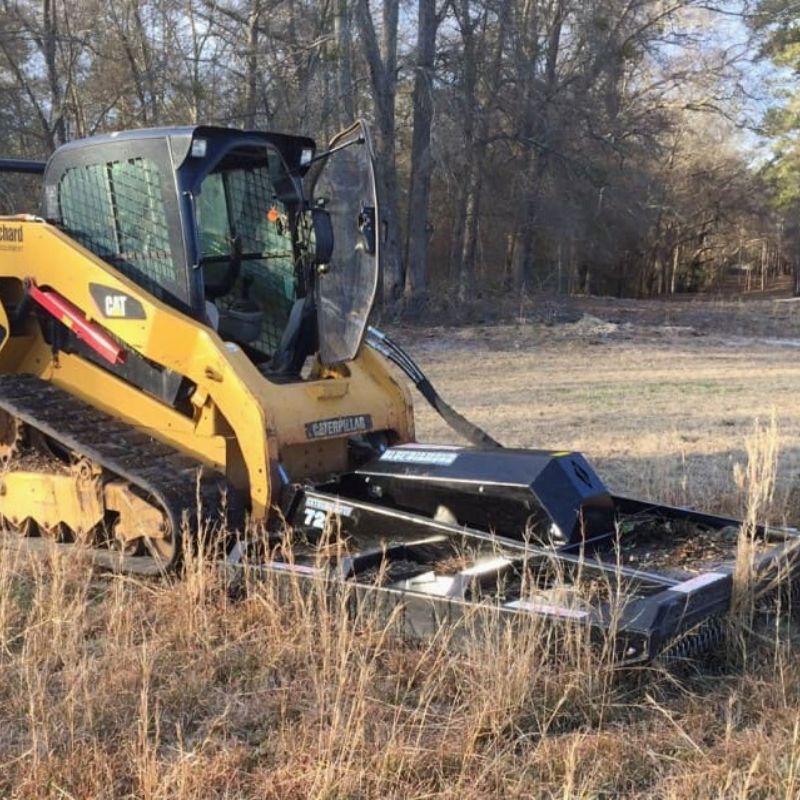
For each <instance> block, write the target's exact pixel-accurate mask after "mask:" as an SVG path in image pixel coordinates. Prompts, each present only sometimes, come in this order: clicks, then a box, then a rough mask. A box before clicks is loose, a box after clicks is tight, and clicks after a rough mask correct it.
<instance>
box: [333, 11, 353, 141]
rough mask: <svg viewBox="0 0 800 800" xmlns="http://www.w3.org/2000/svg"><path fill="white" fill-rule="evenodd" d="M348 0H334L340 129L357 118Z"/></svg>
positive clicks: (337, 104) (338, 119) (337, 111)
mask: <svg viewBox="0 0 800 800" xmlns="http://www.w3.org/2000/svg"><path fill="white" fill-rule="evenodd" d="M348 5H349V4H348V0H334V11H333V36H334V39H335V41H336V93H337V98H336V101H337V102H336V117H337V122H338V125H339V127H340V128H346V127H347V126H348V125H350V124H352V122H353V120H354V119H355V116H356V110H355V95H354V93H353V63H352V58H351V57H350V42H351V35H350V9H349V7H348Z"/></svg>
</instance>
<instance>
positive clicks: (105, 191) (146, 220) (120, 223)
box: [58, 158, 185, 296]
mask: <svg viewBox="0 0 800 800" xmlns="http://www.w3.org/2000/svg"><path fill="white" fill-rule="evenodd" d="M58 196H59V203H60V207H61V223H62V226H63V228H64V230H65V231H66V232H67V233H69V235H70V236H72V237H73V238H74V239H76V240H77V241H79V242H80V243H81V244H82V245H83V246H84V247H86V248H87V249H88V250H91V251H92V252H93V253H95V254H96V255H97V256H99V257H100V258H102V259H103V260H104V261H107V262H108V263H109V264H111V265H112V266H114V267H116V268H117V269H119V270H120V272H123V273H124V274H126V275H128V277H130V278H131V279H133V280H135V281H136V282H137V283H139V284H141V285H143V286H145V287H146V288H147V289H148V290H149V291H151V292H153V293H154V294H157V295H159V296H161V295H162V294H163V291H162V290H164V289H165V290H166V291H168V292H170V293H171V294H175V295H178V296H182V295H184V294H185V289H184V287H183V286H182V285H181V280H180V274H179V271H178V268H177V265H176V263H175V260H174V258H173V254H172V249H171V247H170V241H169V228H168V224H167V214H166V209H165V208H164V197H163V194H162V191H161V176H160V173H159V170H158V167H157V166H156V165H155V164H154V163H153V162H152V161H151V160H149V159H147V158H132V159H129V160H127V161H112V162H108V163H105V164H90V165H88V166H84V167H74V168H72V169H69V170H67V171H66V172H65V173H64V175H63V177H62V178H61V181H60V183H59V188H58Z"/></svg>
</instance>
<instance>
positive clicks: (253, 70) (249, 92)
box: [243, 0, 261, 130]
mask: <svg viewBox="0 0 800 800" xmlns="http://www.w3.org/2000/svg"><path fill="white" fill-rule="evenodd" d="M260 24H261V0H253V2H252V4H251V6H250V9H249V12H248V14H247V57H246V59H245V79H244V92H245V94H244V120H243V121H244V125H245V127H246V128H249V129H251V130H252V129H254V128H255V127H256V113H257V110H258V28H259V25H260Z"/></svg>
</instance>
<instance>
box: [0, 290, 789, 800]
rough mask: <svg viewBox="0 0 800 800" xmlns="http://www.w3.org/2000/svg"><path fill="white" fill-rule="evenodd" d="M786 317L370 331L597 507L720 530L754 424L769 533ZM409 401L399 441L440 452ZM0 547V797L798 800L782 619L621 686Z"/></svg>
mask: <svg viewBox="0 0 800 800" xmlns="http://www.w3.org/2000/svg"><path fill="white" fill-rule="evenodd" d="M798 315H800V307H798V306H797V305H795V304H794V303H775V302H773V301H771V300H759V301H755V302H748V303H742V302H731V301H725V302H715V301H702V302H689V301H679V302H672V303H635V302H625V303H621V302H618V301H610V300H591V301H589V300H582V301H581V300H573V301H569V302H565V301H559V302H558V303H553V302H551V301H547V302H545V301H535V300H534V301H530V303H529V304H528V305H527V307H526V306H524V304H521V308H520V313H519V314H518V315H517V317H518V318H515V319H512V321H510V322H508V323H506V324H502V325H498V324H495V325H471V326H468V327H450V328H447V329H445V328H432V327H427V328H423V327H419V326H416V327H404V326H394V327H391V328H390V330H391V333H392V334H393V335H394V336H395V337H396V338H397V339H398V340H399V341H401V342H402V343H403V344H405V345H406V346H407V348H408V349H409V351H410V352H411V353H412V354H413V355H414V356H416V357H417V359H418V360H419V362H420V363H421V365H422V366H423V367H424V368H425V369H426V370H427V372H428V373H429V375H430V377H431V378H432V379H433V381H434V382H435V384H437V386H438V387H439V388H440V390H441V392H442V393H443V395H444V396H445V397H446V398H447V399H448V400H449V401H450V402H451V403H452V404H453V405H455V406H456V407H457V408H459V409H460V410H461V411H462V412H463V413H465V414H466V415H467V416H469V417H472V418H473V419H475V421H476V422H479V423H480V424H482V425H483V426H485V427H486V428H487V430H489V431H490V432H491V433H492V434H493V435H495V436H496V437H497V438H499V439H500V440H502V441H504V442H505V443H506V444H508V445H516V446H525V447H544V448H557V449H564V448H574V449H576V450H580V451H582V452H584V453H585V454H586V455H587V456H588V457H589V459H590V460H591V461H592V462H593V463H594V464H595V466H596V468H597V469H598V471H599V473H600V475H601V476H602V477H603V478H604V479H605V480H606V482H607V483H608V484H609V485H610V487H611V488H612V489H614V490H615V491H619V492H627V493H630V494H634V495H649V496H651V497H654V498H660V499H663V500H665V501H669V502H685V503H692V504H695V505H698V506H701V507H704V508H708V509H710V510H724V511H730V512H737V513H738V512H739V511H741V510H742V508H743V506H744V502H745V500H744V498H745V496H746V495H747V494H748V491H749V490H751V489H752V488H753V487H752V485H751V486H748V485H747V483H746V482H745V483H742V482H741V481H740V482H739V484H738V485H737V482H736V480H735V478H734V473H735V466H736V464H737V463H739V464H744V463H745V461H746V452H745V451H746V448H747V441H748V438H749V437H750V438H752V431H753V426H754V421H755V419H756V418H759V419H760V420H761V424H762V426H763V425H764V424H767V423H769V424H771V423H770V421H771V419H772V417H773V414H774V416H775V420H776V423H775V424H776V426H777V429H778V432H779V438H780V444H781V450H780V459H779V462H780V463H779V471H778V483H779V488H778V491H777V493H776V498H775V501H774V502H773V503H772V505H771V507H770V508H771V510H770V512H769V513H770V516H771V517H772V518H773V521H776V522H777V521H781V520H782V519H783V518H784V517H786V518H788V519H790V520H791V521H794V518H795V517H796V516H797V515H796V512H795V510H794V506H795V504H794V502H793V500H792V498H791V488H792V486H793V485H794V484H795V482H798V483H800V478H799V477H798V473H799V472H800V455H799V454H800V398H798V389H800V348H798V346H797V345H798V343H799V342H798V339H800V320H798ZM570 320H571V321H570ZM779 340H782V341H779ZM419 403H420V405H419V424H418V433H419V438H420V439H422V440H426V439H427V440H433V441H452V438H453V437H452V436H451V434H450V433H449V432H448V430H447V429H446V428H445V426H444V425H443V424H442V423H441V422H440V421H439V420H438V419H436V418H435V416H434V414H433V413H432V412H430V411H429V410H427V409H425V408H424V407H423V406H422V405H421V401H419ZM773 440H774V433H773V432H770V433H768V434H767V435H765V436H762V437H761V438H760V439H759V441H760V445H761V446H762V449H763V446H764V445H765V444H766V445H769V444H770V443H771V442H772V441H773ZM767 449H768V448H767ZM752 450H753V448H752V447H751V451H752ZM768 473H769V470H766V474H767V477H768ZM762 478H763V474H762ZM750 495H751V499H752V496H753V493H752V491H750ZM12 553H13V551H11V550H8V549H4V550H0V722H1V723H2V724H0V797H3V798H5V797H9V798H12V797H13V798H17V797H19V798H36V799H37V800H38V798H45V797H47V798H98V799H99V798H123V797H124V798H153V799H155V798H165V799H166V798H169V800H172V798H180V799H185V798H198V799H199V798H203V799H205V798H276V799H277V798H280V799H281V800H284V798H293V799H294V798H296V799H297V800H300V799H301V798H309V797H312V798H329V799H330V800H344V799H345V798H347V799H348V800H350V799H353V800H355V799H356V798H398V799H400V798H403V799H404V798H452V799H453V800H462V798H469V799H470V800H479V799H482V798H506V797H519V798H550V797H552V798H565V799H566V798H585V800H590V799H591V800H596V799H598V798H606V799H610V798H662V797H663V798H675V799H676V800H677V799H678V798H691V800H702V799H704V798H765V799H766V798H776V797H777V798H785V800H794V799H795V798H798V797H800V629H798V625H797V619H796V617H795V616H793V615H792V614H791V613H790V612H789V610H787V609H786V608H783V609H781V613H780V614H771V615H767V616H765V617H757V618H751V617H750V616H749V615H747V614H746V613H744V611H746V610H747V609H744V611H743V613H742V614H740V615H739V616H738V617H737V619H736V620H734V621H732V623H731V628H730V630H731V635H730V636H729V637H728V639H727V641H726V643H725V644H724V645H721V646H720V647H718V648H717V650H716V651H715V654H714V655H715V658H714V660H713V661H712V662H704V663H703V664H701V665H690V664H685V665H681V666H679V667H676V668H674V669H671V670H669V671H666V670H664V669H663V668H661V667H653V668H647V669H644V670H642V671H641V672H639V673H637V674H634V675H630V674H625V675H619V674H618V673H617V671H615V670H614V668H613V663H611V661H610V659H608V658H606V657H605V656H604V655H603V654H602V653H597V652H596V651H595V650H591V649H590V648H588V647H587V643H586V639H585V637H584V636H582V634H581V631H580V630H574V631H571V632H570V633H569V634H568V635H567V636H566V637H565V638H563V639H562V638H557V639H554V638H552V633H553V631H552V628H549V627H545V626H543V625H542V624H541V623H540V622H537V621H535V620H534V619H531V621H530V623H529V624H528V623H526V624H523V625H521V626H520V628H519V629H518V630H515V632H514V635H504V636H501V635H496V636H495V635H493V634H492V632H491V631H489V632H488V633H485V632H482V631H481V630H476V631H474V632H473V633H472V634H470V635H468V636H467V637H466V639H465V640H463V641H462V642H461V644H460V646H459V647H458V648H455V649H454V648H453V647H451V646H449V641H448V637H447V632H446V631H445V632H443V634H442V636H441V637H439V638H438V639H437V640H435V641H432V642H425V643H416V644H415V643H408V642H402V641H399V640H398V639H397V638H396V637H394V636H393V633H392V629H391V627H388V628H387V626H386V624H385V619H384V618H383V617H380V616H376V615H374V614H373V613H372V612H371V611H370V610H369V609H366V608H364V609H362V611H361V613H360V614H359V615H358V616H356V617H353V616H352V614H350V613H348V611H347V605H346V602H342V603H341V604H340V603H337V602H334V601H332V600H331V599H330V597H329V596H328V595H327V594H326V593H325V592H324V591H323V590H322V589H321V588H320V590H319V591H313V592H311V594H308V593H304V592H300V591H295V588H296V587H293V586H291V585H290V586H288V588H287V586H286V585H284V584H280V585H278V584H277V583H271V582H269V581H268V582H265V583H258V584H257V585H254V586H252V587H250V591H249V593H247V595H246V596H245V597H244V598H237V599H232V598H231V597H230V596H229V593H228V592H227V591H226V588H225V587H224V586H223V585H221V583H220V580H219V577H218V575H217V573H216V572H215V571H213V570H211V569H210V568H208V567H207V566H205V565H203V564H202V563H199V562H194V561H192V560H190V562H189V564H188V565H187V568H186V573H185V575H184V576H183V578H182V580H180V581H178V580H174V581H162V582H155V581H140V580H135V579H131V578H126V577H124V576H117V577H108V576H98V575H96V574H95V573H93V571H92V569H91V566H90V565H89V564H88V563H87V562H85V561H83V560H81V558H80V557H78V558H74V557H73V558H69V559H67V558H62V557H59V556H56V555H54V556H53V557H52V558H51V559H49V560H48V561H46V562H44V563H42V562H40V561H36V560H34V561H31V562H28V561H26V560H25V559H18V558H15V557H14V556H13V555H12ZM345 600H346V598H345ZM495 633H496V629H495Z"/></svg>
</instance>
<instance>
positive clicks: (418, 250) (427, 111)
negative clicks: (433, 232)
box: [405, 0, 439, 297]
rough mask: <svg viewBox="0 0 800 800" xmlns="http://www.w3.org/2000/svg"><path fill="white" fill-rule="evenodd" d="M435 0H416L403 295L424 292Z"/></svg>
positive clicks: (428, 231) (426, 263)
mask: <svg viewBox="0 0 800 800" xmlns="http://www.w3.org/2000/svg"><path fill="white" fill-rule="evenodd" d="M438 27H439V26H438V19H437V17H436V3H435V0H419V21H418V27H417V31H418V32H417V63H416V75H415V77H414V97H413V106H414V132H413V134H412V137H411V181H410V191H409V198H408V236H407V239H406V286H405V293H406V296H407V297H412V296H413V295H414V294H416V293H418V292H424V291H425V288H426V285H427V277H428V238H429V235H430V225H429V221H428V205H429V198H430V189H431V171H432V162H431V122H432V120H433V62H434V57H435V54H436V30H437V28H438Z"/></svg>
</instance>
